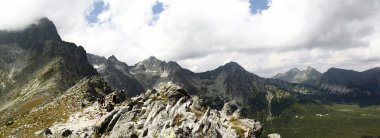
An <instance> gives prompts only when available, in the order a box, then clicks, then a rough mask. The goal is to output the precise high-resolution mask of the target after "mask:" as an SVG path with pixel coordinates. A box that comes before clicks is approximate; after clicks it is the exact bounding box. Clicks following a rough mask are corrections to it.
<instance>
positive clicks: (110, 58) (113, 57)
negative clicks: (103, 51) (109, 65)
mask: <svg viewBox="0 0 380 138" xmlns="http://www.w3.org/2000/svg"><path fill="white" fill-rule="evenodd" d="M108 60H111V61H119V60H117V58H116V57H115V55H112V56H110V57H108Z"/></svg>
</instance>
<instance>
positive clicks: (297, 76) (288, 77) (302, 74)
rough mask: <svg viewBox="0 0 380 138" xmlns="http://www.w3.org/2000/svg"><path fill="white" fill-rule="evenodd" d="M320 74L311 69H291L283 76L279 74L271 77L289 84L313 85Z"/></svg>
mask: <svg viewBox="0 0 380 138" xmlns="http://www.w3.org/2000/svg"><path fill="white" fill-rule="evenodd" d="M321 75H322V74H321V73H320V72H318V71H317V70H315V69H314V68H312V67H307V68H306V69H305V70H299V69H298V68H293V69H291V70H289V71H287V72H285V73H284V74H282V73H279V74H277V75H275V76H273V77H272V78H273V79H280V80H284V81H287V82H291V83H302V84H309V85H314V84H315V83H316V82H317V81H318V80H319V78H320V77H321Z"/></svg>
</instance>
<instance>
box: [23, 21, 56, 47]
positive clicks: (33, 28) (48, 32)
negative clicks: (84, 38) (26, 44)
mask: <svg viewBox="0 0 380 138" xmlns="http://www.w3.org/2000/svg"><path fill="white" fill-rule="evenodd" d="M24 31H26V32H30V33H33V34H34V35H36V36H38V37H40V38H43V39H45V40H55V41H62V39H61V37H60V36H59V34H58V31H57V28H56V27H55V25H54V23H53V21H51V20H49V19H48V18H47V17H42V18H41V19H39V20H38V21H37V23H35V24H32V25H30V26H29V27H28V28H26V29H25V30H24Z"/></svg>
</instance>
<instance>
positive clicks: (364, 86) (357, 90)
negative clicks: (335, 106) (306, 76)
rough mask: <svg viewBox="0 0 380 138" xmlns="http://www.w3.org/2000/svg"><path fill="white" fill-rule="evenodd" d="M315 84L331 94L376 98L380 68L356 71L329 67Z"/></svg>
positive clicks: (379, 83)
mask: <svg viewBox="0 0 380 138" xmlns="http://www.w3.org/2000/svg"><path fill="white" fill-rule="evenodd" d="M316 86H317V87H319V88H320V89H321V91H323V92H326V93H328V94H332V95H342V96H350V97H352V98H355V97H360V96H364V97H368V98H370V97H372V98H376V96H378V95H380V69H379V68H373V69H369V70H366V71H363V72H357V71H353V70H344V69H338V68H331V69H329V70H328V71H327V72H326V73H323V75H322V76H321V79H320V80H319V81H318V83H317V84H316Z"/></svg>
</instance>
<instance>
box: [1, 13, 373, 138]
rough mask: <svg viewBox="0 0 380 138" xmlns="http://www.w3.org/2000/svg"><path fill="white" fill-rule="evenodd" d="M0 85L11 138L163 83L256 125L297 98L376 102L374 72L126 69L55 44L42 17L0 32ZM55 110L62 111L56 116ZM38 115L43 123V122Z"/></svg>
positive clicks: (158, 65)
mask: <svg viewBox="0 0 380 138" xmlns="http://www.w3.org/2000/svg"><path fill="white" fill-rule="evenodd" d="M0 80H1V82H0V114H1V116H0V133H1V134H3V136H4V135H5V136H7V135H12V136H15V137H23V136H25V135H24V134H30V133H32V131H33V133H34V132H35V131H37V130H41V129H43V128H44V127H49V126H51V125H52V124H53V123H54V122H56V121H62V120H67V119H68V118H69V116H70V114H69V113H72V112H75V111H79V110H81V108H80V107H81V106H83V105H88V104H92V103H94V102H95V100H96V97H97V96H98V95H99V94H103V95H107V94H110V93H111V92H112V91H113V90H121V92H123V93H122V95H126V96H127V97H135V96H139V95H140V96H141V95H144V92H145V91H147V90H149V89H153V88H156V87H158V86H160V85H161V84H165V83H168V82H172V83H174V84H176V85H178V86H179V87H181V88H183V89H185V90H186V91H187V93H189V94H190V95H192V96H199V97H201V98H202V99H203V100H202V102H204V104H205V105H207V106H209V107H211V108H213V109H217V110H221V109H222V108H223V106H224V104H225V103H227V102H231V101H233V102H236V103H237V104H238V105H239V106H241V107H242V111H241V114H242V117H249V118H257V119H259V120H264V119H271V118H272V116H276V115H281V113H282V112H283V111H284V110H285V109H286V108H288V107H289V106H291V105H292V104H294V103H298V102H300V101H305V100H309V101H314V100H319V101H324V102H350V103H351V102H358V103H361V102H366V103H371V104H375V103H376V104H377V103H379V101H380V99H379V98H380V69H379V68H373V69H369V70H367V71H363V72H357V71H352V70H344V69H338V68H331V69H329V70H328V71H327V72H325V73H320V72H318V71H317V70H315V69H313V68H311V67H308V68H307V69H306V70H299V69H297V68H294V69H291V70H290V71H288V72H286V73H284V74H277V75H276V76H274V77H273V78H263V77H260V76H258V75H256V74H254V73H251V72H249V71H247V70H245V69H244V68H243V67H242V66H240V65H239V64H238V63H236V62H229V63H226V64H224V65H222V66H219V67H218V68H216V69H214V70H210V71H206V72H200V73H195V72H192V71H190V70H188V69H185V68H183V67H181V66H180V65H179V64H178V63H176V62H174V61H162V60H160V59H157V58H156V57H153V56H151V57H149V58H147V59H145V60H143V61H141V62H138V63H137V64H135V65H128V64H127V63H124V62H122V61H120V60H118V59H117V58H116V57H115V56H110V57H108V58H105V57H102V56H98V55H94V54H90V53H86V51H85V50H84V48H83V47H82V46H77V45H75V44H74V43H70V42H65V41H63V40H62V39H61V38H60V36H59V34H58V32H57V30H56V28H55V25H54V24H53V22H51V21H50V20H49V19H47V18H42V19H40V20H39V21H38V22H37V23H35V24H32V25H30V26H28V27H27V28H26V29H23V30H19V31H6V30H4V31H0ZM76 94H78V95H80V96H75V95H76ZM71 97H72V98H71ZM125 98H126V97H123V99H125ZM70 99H72V100H70ZM126 99H128V98H126ZM69 107H70V108H69ZM51 110H53V111H51ZM54 111H55V112H54ZM62 111H63V112H66V111H67V114H66V113H65V114H59V115H58V113H60V112H62ZM37 113H39V114H37ZM50 113H51V114H50ZM52 114H53V115H52ZM25 118H33V119H34V120H29V121H28V119H25ZM46 118H48V120H49V121H45V122H43V120H46ZM36 120H40V122H38V121H36ZM33 121H34V122H33ZM38 123H39V124H38ZM25 126H27V127H25Z"/></svg>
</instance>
